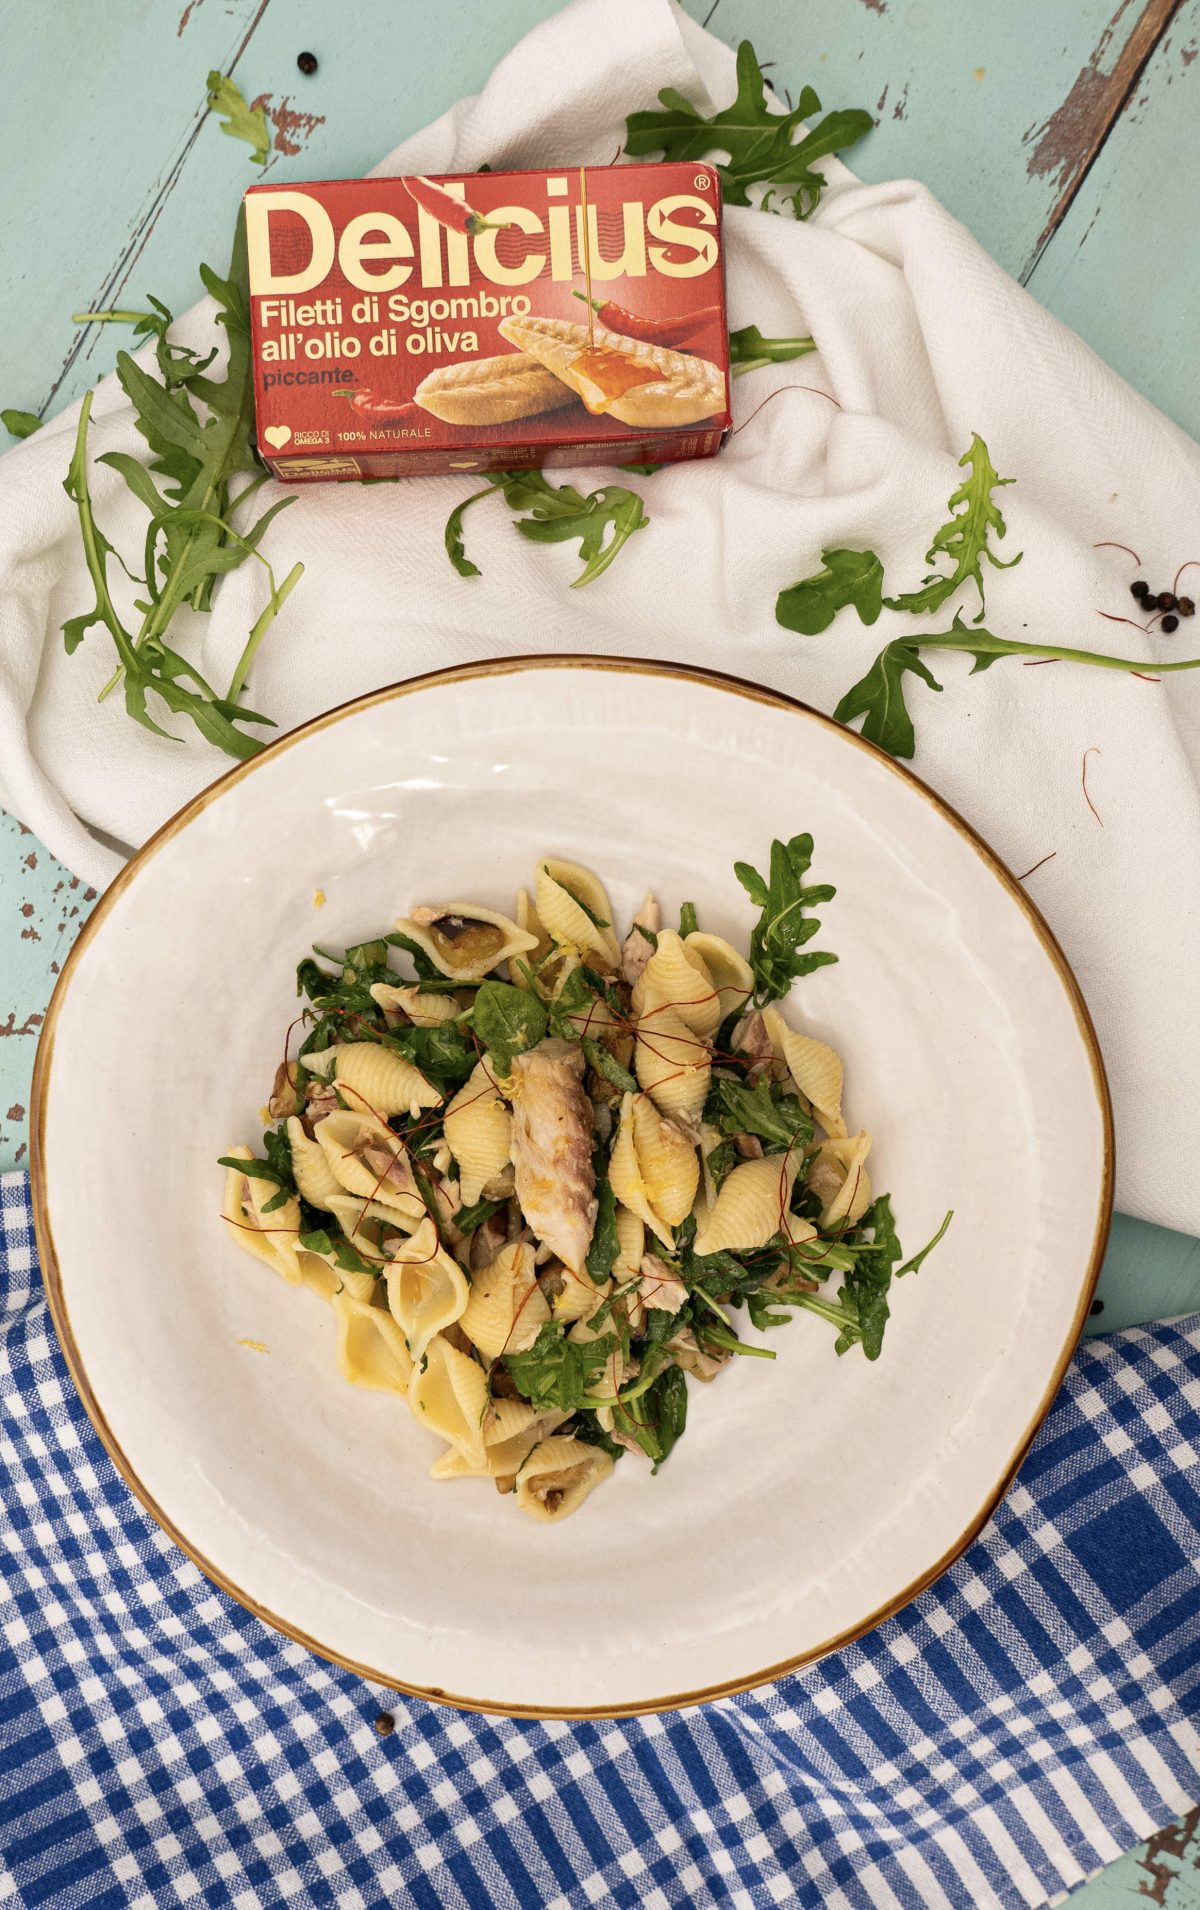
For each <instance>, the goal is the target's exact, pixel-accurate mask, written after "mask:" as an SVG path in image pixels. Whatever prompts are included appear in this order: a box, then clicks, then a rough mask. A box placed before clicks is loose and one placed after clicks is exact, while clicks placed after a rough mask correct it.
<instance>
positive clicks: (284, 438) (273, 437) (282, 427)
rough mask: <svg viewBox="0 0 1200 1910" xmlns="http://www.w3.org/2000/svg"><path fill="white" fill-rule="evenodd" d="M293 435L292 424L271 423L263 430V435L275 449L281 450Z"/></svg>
mask: <svg viewBox="0 0 1200 1910" xmlns="http://www.w3.org/2000/svg"><path fill="white" fill-rule="evenodd" d="M291 435H292V427H291V425H290V424H269V425H268V426H267V428H266V430H265V431H264V432H263V437H264V438H265V439H266V441H267V443H268V444H269V445H270V446H271V448H272V450H273V451H279V450H281V449H282V448H283V446H284V445H285V444H286V443H287V442H288V440H289V439H290V437H291Z"/></svg>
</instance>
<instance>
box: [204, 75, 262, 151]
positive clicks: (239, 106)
mask: <svg viewBox="0 0 1200 1910" xmlns="http://www.w3.org/2000/svg"><path fill="white" fill-rule="evenodd" d="M208 108H209V111H210V112H211V113H216V114H218V115H219V116H220V117H221V122H222V123H221V131H222V132H223V133H228V135H229V137H230V138H231V139H244V140H245V142H246V144H247V145H248V146H251V147H253V149H254V150H253V151H252V153H251V155H250V160H251V164H252V165H256V166H265V165H266V163H267V154H268V153H269V152H270V150H271V135H270V132H269V131H268V129H267V116H266V114H265V113H264V111H263V109H262V107H261V106H255V107H253V108H251V107H249V106H248V105H247V104H246V101H245V99H244V97H243V95H242V93H241V92H240V90H239V88H238V87H237V86H235V85H234V82H233V81H232V80H231V79H230V78H229V76H228V74H227V73H218V72H216V71H214V72H212V73H210V74H209V76H208Z"/></svg>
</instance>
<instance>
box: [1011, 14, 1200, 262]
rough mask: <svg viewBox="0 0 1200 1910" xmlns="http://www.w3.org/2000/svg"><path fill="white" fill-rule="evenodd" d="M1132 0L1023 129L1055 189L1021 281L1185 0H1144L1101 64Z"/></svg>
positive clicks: (1032, 164)
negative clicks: (1047, 111)
mask: <svg viewBox="0 0 1200 1910" xmlns="http://www.w3.org/2000/svg"><path fill="white" fill-rule="evenodd" d="M1132 3H1133V0H1119V5H1118V6H1117V10H1116V12H1115V13H1114V14H1113V16H1112V19H1111V20H1110V21H1109V23H1108V25H1107V26H1106V27H1105V29H1104V32H1103V33H1102V34H1101V35H1100V38H1099V40H1098V41H1097V42H1096V47H1095V50H1094V52H1093V53H1092V56H1091V58H1090V59H1089V61H1088V63H1087V65H1086V66H1085V67H1083V68H1081V70H1080V73H1079V77H1078V79H1077V80H1076V81H1075V84H1074V85H1073V86H1072V88H1071V90H1070V92H1069V93H1068V94H1067V97H1066V99H1065V100H1064V101H1063V103H1062V105H1061V106H1060V107H1059V108H1058V109H1057V111H1056V112H1053V113H1052V114H1051V115H1050V117H1049V119H1048V120H1046V121H1045V122H1044V124H1042V125H1041V126H1038V127H1035V128H1034V130H1033V131H1032V132H1030V133H1028V134H1027V135H1026V143H1028V141H1029V140H1033V139H1036V140H1037V144H1036V146H1035V147H1034V149H1033V153H1032V155H1031V157H1030V160H1029V167H1028V171H1029V176H1030V178H1031V179H1055V178H1056V179H1057V183H1058V187H1059V193H1058V198H1057V199H1056V200H1055V202H1054V205H1053V207H1052V208H1051V211H1050V216H1049V218H1048V219H1047V221H1046V223H1045V225H1044V227H1043V228H1042V230H1041V232H1040V233H1039V234H1038V239H1037V243H1036V245H1035V246H1034V248H1033V253H1032V255H1031V257H1030V258H1029V259H1028V261H1027V262H1026V265H1025V269H1024V271H1023V272H1022V273H1021V283H1022V284H1023V285H1024V284H1028V282H1029V280H1030V278H1031V277H1032V276H1033V273H1034V271H1035V269H1036V267H1037V264H1038V261H1039V260H1040V259H1041V257H1042V254H1043V253H1044V252H1045V250H1046V247H1047V246H1048V245H1049V243H1050V241H1051V239H1052V238H1053V237H1054V234H1055V233H1056V232H1057V230H1058V228H1059V226H1060V225H1061V224H1062V222H1063V220H1064V218H1065V217H1066V215H1067V212H1068V210H1069V209H1070V207H1071V205H1072V204H1073V202H1074V200H1075V197H1076V195H1077V194H1078V192H1079V189H1080V187H1081V186H1082V185H1083V182H1084V180H1085V179H1086V178H1087V176H1088V173H1089V172H1090V171H1091V169H1092V167H1093V166H1094V165H1095V163H1096V160H1097V159H1098V158H1099V156H1100V153H1101V151H1102V150H1103V147H1104V142H1105V140H1106V139H1107V138H1108V136H1109V134H1110V133H1111V132H1112V130H1113V127H1114V126H1115V125H1116V123H1117V121H1118V120H1119V119H1120V117H1121V114H1122V113H1123V112H1124V110H1125V107H1126V106H1127V105H1128V103H1129V100H1130V97H1131V95H1132V94H1133V91H1134V89H1135V87H1136V86H1137V83H1138V81H1139V80H1140V79H1141V77H1142V74H1143V72H1144V71H1145V69H1146V65H1147V62H1148V61H1149V59H1150V57H1151V55H1152V54H1153V52H1154V50H1155V48H1156V47H1157V46H1158V44H1159V42H1160V40H1161V39H1162V37H1163V35H1164V34H1165V32H1166V30H1167V28H1168V27H1169V26H1170V24H1171V21H1172V20H1173V19H1174V17H1175V15H1176V14H1177V13H1178V12H1179V9H1180V7H1181V6H1182V5H1183V0H1144V4H1143V5H1142V8H1141V11H1140V12H1139V13H1138V15H1137V18H1136V19H1135V20H1134V22H1133V24H1132V26H1131V27H1130V28H1129V30H1128V32H1127V33H1126V35H1125V39H1124V43H1123V44H1122V45H1121V46H1120V48H1119V50H1118V52H1117V54H1116V58H1115V59H1114V60H1113V62H1112V65H1111V67H1110V68H1108V69H1107V70H1105V61H1106V59H1108V58H1109V57H1110V55H1111V52H1112V47H1113V41H1114V39H1115V37H1116V34H1117V30H1118V27H1119V26H1120V23H1121V19H1122V16H1123V15H1124V14H1125V13H1127V12H1128V10H1129V7H1130V5H1131V4H1132Z"/></svg>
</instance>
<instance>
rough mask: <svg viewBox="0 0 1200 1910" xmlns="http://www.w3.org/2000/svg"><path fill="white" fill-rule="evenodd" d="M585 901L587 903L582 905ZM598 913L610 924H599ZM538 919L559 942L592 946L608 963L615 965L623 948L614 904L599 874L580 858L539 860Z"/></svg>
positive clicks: (575, 945)
mask: <svg viewBox="0 0 1200 1910" xmlns="http://www.w3.org/2000/svg"><path fill="white" fill-rule="evenodd" d="M580 903H583V905H584V906H583V907H582V908H581V907H580ZM589 910H590V911H591V915H595V916H598V917H599V919H600V921H601V922H604V923H605V924H606V926H605V927H604V928H598V927H597V926H596V923H595V922H593V921H592V920H591V916H590V915H589V913H588V911H589ZM537 912H538V919H539V920H540V922H541V924H542V927H543V928H544V929H545V931H546V933H547V934H548V935H549V936H550V937H551V938H552V939H553V940H554V941H556V942H557V943H558V944H559V947H560V948H561V947H570V948H578V949H584V950H589V951H590V952H591V953H592V954H594V955H599V956H600V957H601V958H602V960H603V962H604V964H605V966H607V967H608V968H611V969H615V968H616V967H617V965H618V963H619V961H620V959H621V950H620V946H619V944H618V942H617V938H616V935H615V934H614V932H613V926H612V906H611V904H610V903H609V899H608V894H607V891H606V890H605V887H604V884H603V882H601V880H600V878H599V876H597V875H593V873H592V871H591V870H590V869H585V868H583V867H581V865H580V864H579V863H578V862H561V861H558V860H556V859H555V858H554V857H547V858H546V859H545V861H543V862H540V863H539V864H538V872H537Z"/></svg>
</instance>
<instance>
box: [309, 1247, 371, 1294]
mask: <svg viewBox="0 0 1200 1910" xmlns="http://www.w3.org/2000/svg"><path fill="white" fill-rule="evenodd" d="M296 1261H297V1264H298V1266H299V1268H300V1280H301V1284H302V1285H303V1286H306V1287H307V1288H308V1290H309V1292H310V1293H315V1294H316V1296H317V1298H318V1299H319V1300H325V1301H332V1299H333V1296H334V1294H335V1293H337V1292H338V1291H339V1290H340V1289H341V1287H342V1285H343V1282H344V1275H343V1274H342V1273H340V1272H339V1270H338V1268H337V1267H334V1266H331V1265H330V1263H329V1261H328V1260H326V1258H325V1256H324V1255H323V1254H319V1253H309V1252H308V1250H307V1248H304V1247H301V1249H300V1251H299V1253H298V1254H297V1255H296ZM370 1284H371V1285H372V1286H373V1285H374V1284H375V1283H374V1281H371V1282H370Z"/></svg>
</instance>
